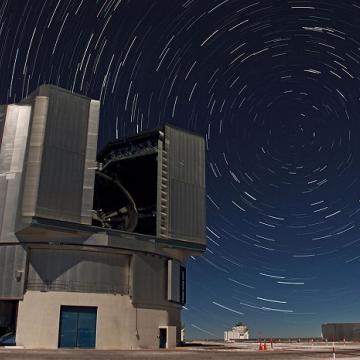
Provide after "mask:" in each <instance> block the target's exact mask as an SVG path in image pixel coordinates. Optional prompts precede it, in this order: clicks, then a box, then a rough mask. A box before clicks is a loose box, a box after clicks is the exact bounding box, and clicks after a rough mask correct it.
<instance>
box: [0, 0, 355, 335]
mask: <svg viewBox="0 0 360 360" xmlns="http://www.w3.org/2000/svg"><path fill="white" fill-rule="evenodd" d="M359 19H360V2H359V1H358V0H353V1H348V0H342V1H334V0H316V1H315V0H262V1H253V0H225V1H222V0H208V1H201V0H183V1H178V0H172V1H169V0H152V1H148V0H141V1H135V0H44V1H32V0H27V1H26V0H16V1H13V0H2V1H1V2H0V74H1V77H0V79H1V82H0V103H11V102H16V101H18V100H20V99H21V98H23V97H25V96H26V95H27V94H29V93H30V92H31V91H32V90H34V89H35V88H36V87H37V86H39V85H40V84H43V83H52V84H55V85H59V86H61V87H65V88H68V89H70V90H72V91H75V92H79V93H82V94H84V95H87V96H90V97H92V98H97V99H100V100H101V106H102V113H101V119H102V123H101V129H100V143H99V147H100V148H101V147H102V146H103V145H104V144H105V143H106V142H108V141H110V140H113V139H115V138H118V137H123V136H127V135H130V134H135V133H138V132H141V131H143V130H146V129H151V128H155V127H159V126H161V125H163V124H164V123H165V122H168V123H171V124H174V125H177V126H179V127H182V128H186V129H189V130H192V131H195V132H199V133H201V134H203V135H204V136H205V140H206V152H207V213H208V224H207V239H208V249H207V251H206V254H205V255H204V256H203V257H198V258H195V257H191V259H190V261H189V266H188V267H189V283H188V293H189V296H188V304H187V305H186V308H184V311H183V317H184V323H185V325H186V334H187V336H189V337H198V338H204V337H219V338H221V337H223V331H224V330H225V329H227V328H230V327H231V326H233V325H234V323H235V322H237V321H243V322H244V323H246V324H247V325H248V326H249V328H250V332H251V336H269V337H270V336H274V337H275V336H319V335H320V325H321V323H323V322H333V321H339V322H346V321H348V322H356V321H359V320H360V312H359V305H360V300H359V299H360V289H359V286H358V282H357V274H358V270H359V266H360V263H359V262H360V233H359V224H360V184H359V176H360V145H359V144H360V119H359V114H360V21H359Z"/></svg>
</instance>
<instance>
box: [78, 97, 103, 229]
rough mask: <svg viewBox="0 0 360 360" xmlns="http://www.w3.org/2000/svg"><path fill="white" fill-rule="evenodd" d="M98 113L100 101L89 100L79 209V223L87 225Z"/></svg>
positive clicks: (88, 222) (92, 184)
mask: <svg viewBox="0 0 360 360" xmlns="http://www.w3.org/2000/svg"><path fill="white" fill-rule="evenodd" d="M99 112H100V101H96V100H91V103H90V110H89V126H88V134H87V146H86V159H85V167H84V184H83V197H82V208H81V223H82V224H88V225H91V210H92V208H93V197H94V182H95V167H96V152H97V140H98V129H99Z"/></svg>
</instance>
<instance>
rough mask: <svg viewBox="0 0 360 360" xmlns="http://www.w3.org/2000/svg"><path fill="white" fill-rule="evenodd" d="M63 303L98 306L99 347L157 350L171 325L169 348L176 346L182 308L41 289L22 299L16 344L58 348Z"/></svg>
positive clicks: (106, 296) (97, 333) (97, 337)
mask: <svg viewBox="0 0 360 360" xmlns="http://www.w3.org/2000/svg"><path fill="white" fill-rule="evenodd" d="M61 305H67V306H96V307H97V327H96V348H97V349H109V350H110V349H144V348H147V349H157V348H159V328H161V327H167V328H169V331H168V347H169V348H170V347H175V346H176V342H177V341H176V340H177V339H176V337H177V335H176V333H177V332H179V331H176V330H177V329H180V311H181V310H180V309H181V308H174V307H169V308H168V309H150V308H136V307H135V306H134V305H133V304H132V302H131V299H130V297H129V296H127V295H110V294H84V293H71V292H38V291H27V292H26V294H25V296H24V300H23V301H20V302H19V308H18V319H17V332H16V344H17V345H18V346H23V347H24V348H27V349H35V348H36V349H56V348H57V347H58V341H59V322H60V307H61Z"/></svg>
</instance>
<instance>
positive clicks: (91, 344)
mask: <svg viewBox="0 0 360 360" xmlns="http://www.w3.org/2000/svg"><path fill="white" fill-rule="evenodd" d="M96 316H97V308H96V307H77V306H61V309H60V330H59V347H60V348H95V341H96Z"/></svg>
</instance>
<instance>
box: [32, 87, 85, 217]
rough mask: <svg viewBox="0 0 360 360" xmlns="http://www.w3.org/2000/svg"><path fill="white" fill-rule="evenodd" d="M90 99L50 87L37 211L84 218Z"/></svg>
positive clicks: (54, 215) (44, 215)
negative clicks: (83, 206) (84, 185)
mask: <svg viewBox="0 0 360 360" xmlns="http://www.w3.org/2000/svg"><path fill="white" fill-rule="evenodd" d="M89 106H90V99H87V98H84V97H82V96H78V95H75V94H72V93H69V92H67V91H63V90H61V89H58V88H52V87H51V88H50V89H49V108H48V116H47V123H46V130H45V140H44V151H43V158H42V164H41V174H40V184H39V193H38V202H37V211H36V215H37V216H40V217H45V218H51V219H58V220H64V221H72V222H80V221H81V210H82V191H83V184H84V165H85V156H86V143H87V136H88V118H89Z"/></svg>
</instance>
